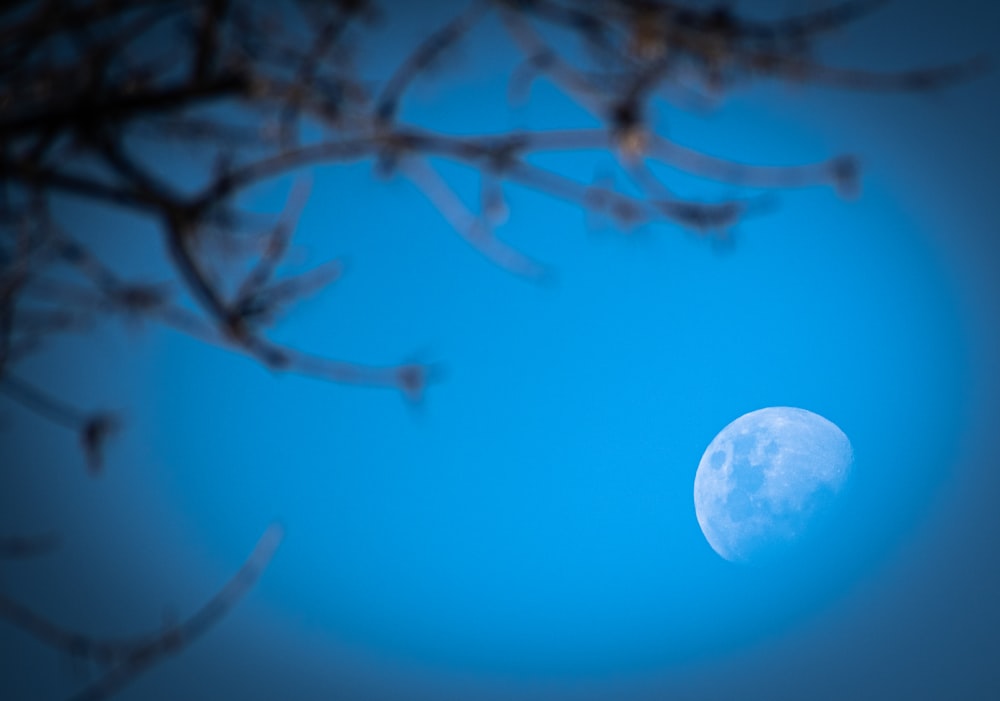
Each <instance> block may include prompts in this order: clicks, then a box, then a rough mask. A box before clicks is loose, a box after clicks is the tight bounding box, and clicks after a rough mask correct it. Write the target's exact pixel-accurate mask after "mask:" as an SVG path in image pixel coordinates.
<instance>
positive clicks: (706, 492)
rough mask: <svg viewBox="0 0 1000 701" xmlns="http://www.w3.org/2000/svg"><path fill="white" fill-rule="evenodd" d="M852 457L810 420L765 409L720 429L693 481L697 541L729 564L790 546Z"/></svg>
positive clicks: (823, 422)
mask: <svg viewBox="0 0 1000 701" xmlns="http://www.w3.org/2000/svg"><path fill="white" fill-rule="evenodd" d="M852 463H853V452H852V449H851V444H850V441H849V440H848V439H847V436H846V435H845V434H844V432H843V431H841V430H840V429H839V428H838V427H837V426H836V425H835V424H833V423H832V422H830V421H828V420H827V419H825V418H823V417H822V416H820V415H818V414H814V413H812V412H810V411H806V410H805V409H798V408H794V407H769V408H766V409H760V410H757V411H753V412H750V413H749V414H745V415H743V416H741V417H740V418H738V419H736V420H735V421H733V422H732V423H730V424H729V425H728V426H726V427H725V428H724V429H723V430H722V431H721V432H720V433H719V434H718V435H717V436H716V437H715V439H714V440H713V441H712V443H711V444H710V445H709V446H708V448H707V449H706V450H705V453H704V455H703V456H702V459H701V463H700V464H699V466H698V471H697V474H696V475H695V485H694V500H695V513H696V515H697V518H698V523H699V525H700V526H701V529H702V532H703V533H704V534H705V538H706V539H707V540H708V542H709V544H710V545H711V546H712V548H713V549H714V550H715V551H716V552H717V553H719V555H721V556H722V557H724V558H726V559H727V560H731V561H748V560H752V559H755V558H756V557H757V556H759V555H761V554H762V553H764V552H765V551H773V550H774V549H775V548H776V547H777V548H778V549H780V547H781V546H782V545H783V544H787V543H791V542H792V541H794V540H795V539H797V538H798V537H799V536H800V535H801V534H802V533H803V532H804V531H805V530H806V528H807V526H808V525H809V521H810V519H811V518H812V517H813V515H814V513H815V512H816V511H817V510H818V509H820V508H821V507H822V505H823V504H824V503H825V502H828V501H830V500H832V497H833V496H834V495H836V493H837V492H839V491H840V489H841V487H842V486H843V484H844V483H845V481H846V479H847V475H848V472H849V471H850V467H851V464H852Z"/></svg>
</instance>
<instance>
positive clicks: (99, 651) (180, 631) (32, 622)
mask: <svg viewBox="0 0 1000 701" xmlns="http://www.w3.org/2000/svg"><path fill="white" fill-rule="evenodd" d="M282 538H283V529H282V527H281V526H280V525H277V524H273V525H271V526H270V527H269V528H268V529H267V530H266V531H265V532H264V534H263V535H262V536H261V538H260V540H259V541H258V542H257V545H256V546H255V547H254V550H253V552H252V553H251V554H250V556H249V557H248V558H247V560H246V562H244V564H243V566H242V567H241V568H240V569H239V571H237V573H236V574H235V575H234V576H233V577H232V578H231V579H230V580H229V582H227V583H226V585H225V586H224V587H223V588H222V589H220V590H219V592H218V593H216V594H215V596H213V597H212V598H211V599H209V600H208V601H207V602H206V603H205V604H204V605H203V606H202V607H201V608H200V609H198V610H197V611H195V612H194V614H192V615H191V616H190V617H188V618H187V619H185V620H183V621H181V622H179V623H171V624H169V625H168V626H166V627H165V628H164V629H163V630H161V631H156V632H154V633H149V634H146V635H143V636H138V637H134V638H127V639H119V640H113V639H97V638H93V637H90V636H88V635H85V634H82V633H76V632H73V631H69V630H66V629H64V628H62V627H60V626H58V625H56V624H55V623H52V622H51V621H49V620H48V619H47V618H45V617H44V616H41V615H39V614H37V613H35V612H34V611H32V610H31V609H29V608H28V607H26V606H24V605H22V604H20V603H18V602H16V601H14V600H13V599H11V598H10V597H8V596H6V595H4V594H2V593H0V619H3V620H6V621H7V622H8V623H10V624H12V625H14V626H16V627H17V628H20V629H21V630H23V631H24V632H26V633H28V634H29V635H31V636H32V637H34V638H35V639H37V640H38V641H39V642H41V643H44V644H45V645H48V646H49V647H52V648H55V649H57V650H60V651H62V652H64V653H67V654H69V655H72V656H74V657H78V658H83V659H87V660H91V661H93V662H97V663H99V664H100V665H101V666H103V667H106V668H108V669H107V671H106V672H104V673H103V674H102V676H101V677H100V678H99V679H97V680H95V681H94V682H92V683H90V684H88V685H87V686H86V687H85V688H84V689H83V690H81V691H80V692H79V693H77V694H75V695H74V696H73V697H72V698H73V699H74V701H99V700H100V699H107V698H110V697H111V696H112V695H114V694H115V693H117V692H118V691H120V690H121V689H122V688H124V687H125V686H126V685H128V684H129V683H131V682H132V681H134V680H135V679H136V678H137V677H138V676H139V675H141V674H142V673H143V672H144V671H146V670H147V669H148V668H149V667H150V666H152V665H154V664H156V663H157V662H159V661H161V660H162V659H163V658H165V657H169V656H171V655H176V654H177V653H179V652H181V651H182V650H184V649H185V648H186V647H188V646H189V645H190V644H191V643H193V642H194V641H195V640H196V639H197V638H199V637H201V636H202V635H204V634H205V632H206V631H208V629H209V628H211V627H212V626H213V625H215V624H216V623H218V622H219V620H220V619H221V618H222V617H223V616H225V615H226V614H227V613H228V612H229V611H230V610H231V609H232V608H233V607H234V606H235V605H236V604H237V603H238V602H239V601H240V599H242V598H243V597H244V596H245V595H246V593H247V592H248V591H249V590H250V588H251V587H252V586H253V585H254V584H255V583H256V581H257V579H258V578H259V577H260V575H261V573H262V572H263V571H264V569H265V568H266V567H267V565H268V563H269V562H270V561H271V558H272V557H273V555H274V553H275V551H276V550H277V548H278V545H279V544H280V543H281V540H282ZM2 542H3V541H0V543H2Z"/></svg>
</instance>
